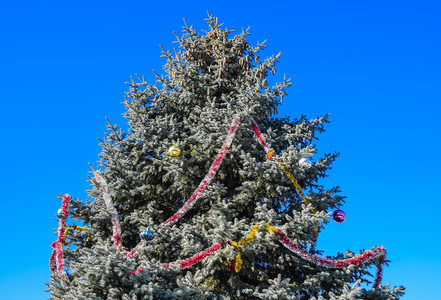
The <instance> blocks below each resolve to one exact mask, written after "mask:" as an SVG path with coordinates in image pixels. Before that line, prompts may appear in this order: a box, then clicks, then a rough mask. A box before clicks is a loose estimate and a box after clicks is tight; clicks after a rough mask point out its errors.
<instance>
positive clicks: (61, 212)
mask: <svg viewBox="0 0 441 300" xmlns="http://www.w3.org/2000/svg"><path fill="white" fill-rule="evenodd" d="M56 216H57V218H58V219H62V218H64V216H63V210H62V209H61V208H60V209H59V210H57V213H56Z"/></svg>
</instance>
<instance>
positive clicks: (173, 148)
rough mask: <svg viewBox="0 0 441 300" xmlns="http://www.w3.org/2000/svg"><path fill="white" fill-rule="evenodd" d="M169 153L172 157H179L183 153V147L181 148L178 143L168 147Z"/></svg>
mask: <svg viewBox="0 0 441 300" xmlns="http://www.w3.org/2000/svg"><path fill="white" fill-rule="evenodd" d="M168 155H170V156H171V157H178V156H179V155H181V148H179V146H178V145H173V146H171V147H170V148H168Z"/></svg>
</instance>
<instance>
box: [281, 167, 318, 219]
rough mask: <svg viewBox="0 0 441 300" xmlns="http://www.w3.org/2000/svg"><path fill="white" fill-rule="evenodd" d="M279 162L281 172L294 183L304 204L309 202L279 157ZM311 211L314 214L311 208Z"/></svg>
mask: <svg viewBox="0 0 441 300" xmlns="http://www.w3.org/2000/svg"><path fill="white" fill-rule="evenodd" d="M279 163H280V165H281V166H282V170H283V173H285V174H286V175H288V177H289V179H291V182H292V183H293V184H294V186H295V188H296V189H297V192H299V194H300V196H301V197H302V199H303V201H304V202H305V203H306V205H309V204H311V201H309V199H308V198H306V197H305V195H304V194H303V191H302V187H301V186H300V184H299V183H298V182H297V180H296V179H295V177H294V175H292V173H291V171H290V170H289V169H288V167H287V166H286V165H285V163H284V162H283V160H282V159H279ZM312 213H313V214H315V213H316V211H315V210H314V209H313V210H312Z"/></svg>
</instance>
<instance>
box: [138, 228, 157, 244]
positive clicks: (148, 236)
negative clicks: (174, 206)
mask: <svg viewBox="0 0 441 300" xmlns="http://www.w3.org/2000/svg"><path fill="white" fill-rule="evenodd" d="M139 237H140V238H141V239H142V240H144V241H147V242H148V241H151V240H153V238H154V237H155V234H154V233H153V232H151V231H150V229H148V228H147V230H146V231H143V232H141V233H140V234H139Z"/></svg>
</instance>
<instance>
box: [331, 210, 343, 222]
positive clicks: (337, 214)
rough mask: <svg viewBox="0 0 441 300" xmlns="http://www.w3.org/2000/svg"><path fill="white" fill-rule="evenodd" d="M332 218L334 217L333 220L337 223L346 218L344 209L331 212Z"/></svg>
mask: <svg viewBox="0 0 441 300" xmlns="http://www.w3.org/2000/svg"><path fill="white" fill-rule="evenodd" d="M332 219H334V221H335V222H337V223H341V222H343V221H344V220H346V214H345V212H344V211H342V210H341V209H337V210H336V211H334V213H333V214H332Z"/></svg>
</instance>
